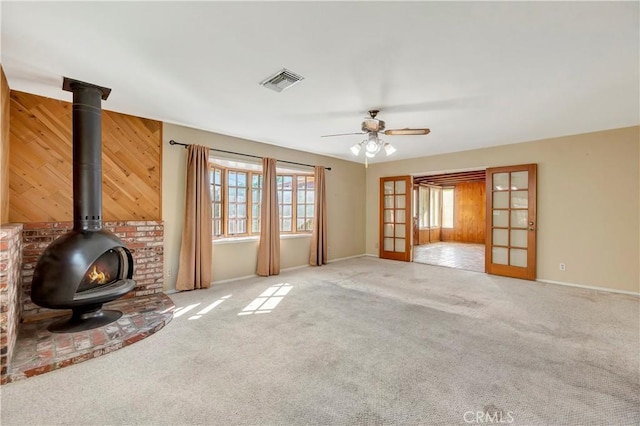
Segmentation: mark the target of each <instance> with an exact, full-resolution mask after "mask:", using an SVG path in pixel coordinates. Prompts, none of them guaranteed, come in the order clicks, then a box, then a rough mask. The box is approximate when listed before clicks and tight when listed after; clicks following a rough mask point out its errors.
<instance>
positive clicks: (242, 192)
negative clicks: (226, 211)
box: [238, 188, 247, 203]
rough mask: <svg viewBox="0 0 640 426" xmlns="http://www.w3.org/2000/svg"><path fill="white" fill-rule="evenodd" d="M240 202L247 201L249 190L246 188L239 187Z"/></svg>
mask: <svg viewBox="0 0 640 426" xmlns="http://www.w3.org/2000/svg"><path fill="white" fill-rule="evenodd" d="M238 202H239V203H246V202H247V190H246V189H244V188H238Z"/></svg>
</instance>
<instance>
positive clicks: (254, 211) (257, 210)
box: [251, 204, 260, 219]
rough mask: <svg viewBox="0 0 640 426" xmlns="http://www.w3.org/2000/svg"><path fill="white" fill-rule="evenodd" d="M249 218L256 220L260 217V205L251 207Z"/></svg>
mask: <svg viewBox="0 0 640 426" xmlns="http://www.w3.org/2000/svg"><path fill="white" fill-rule="evenodd" d="M251 216H253V218H254V219H257V218H258V217H259V216H260V205H257V204H254V205H252V206H251Z"/></svg>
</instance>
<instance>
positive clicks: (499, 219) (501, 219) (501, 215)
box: [493, 210, 509, 228]
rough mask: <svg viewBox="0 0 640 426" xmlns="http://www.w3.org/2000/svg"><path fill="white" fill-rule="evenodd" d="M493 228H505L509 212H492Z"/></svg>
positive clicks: (507, 224) (507, 223)
mask: <svg viewBox="0 0 640 426" xmlns="http://www.w3.org/2000/svg"><path fill="white" fill-rule="evenodd" d="M493 226H497V227H500V228H507V227H508V226H509V211H508V210H494V211H493Z"/></svg>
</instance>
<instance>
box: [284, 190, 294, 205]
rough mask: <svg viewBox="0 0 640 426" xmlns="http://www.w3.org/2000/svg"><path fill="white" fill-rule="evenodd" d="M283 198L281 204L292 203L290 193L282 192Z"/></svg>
mask: <svg viewBox="0 0 640 426" xmlns="http://www.w3.org/2000/svg"><path fill="white" fill-rule="evenodd" d="M283 197H284V199H283V202H284V203H285V204H291V203H292V202H293V200H292V195H291V191H284V194H283Z"/></svg>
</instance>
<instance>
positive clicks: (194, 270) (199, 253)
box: [176, 145, 212, 290]
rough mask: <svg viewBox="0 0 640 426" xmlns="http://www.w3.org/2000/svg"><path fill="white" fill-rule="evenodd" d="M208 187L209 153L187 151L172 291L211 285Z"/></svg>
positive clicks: (199, 149) (204, 149)
mask: <svg viewBox="0 0 640 426" xmlns="http://www.w3.org/2000/svg"><path fill="white" fill-rule="evenodd" d="M211 250H212V240H211V184H210V182H209V149H208V148H207V147H204V146H199V145H189V146H188V147H187V182H186V205H185V209H184V230H183V231H182V246H181V249H180V264H179V266H178V279H177V281H176V290H194V289H198V288H208V287H209V286H210V285H211Z"/></svg>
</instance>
